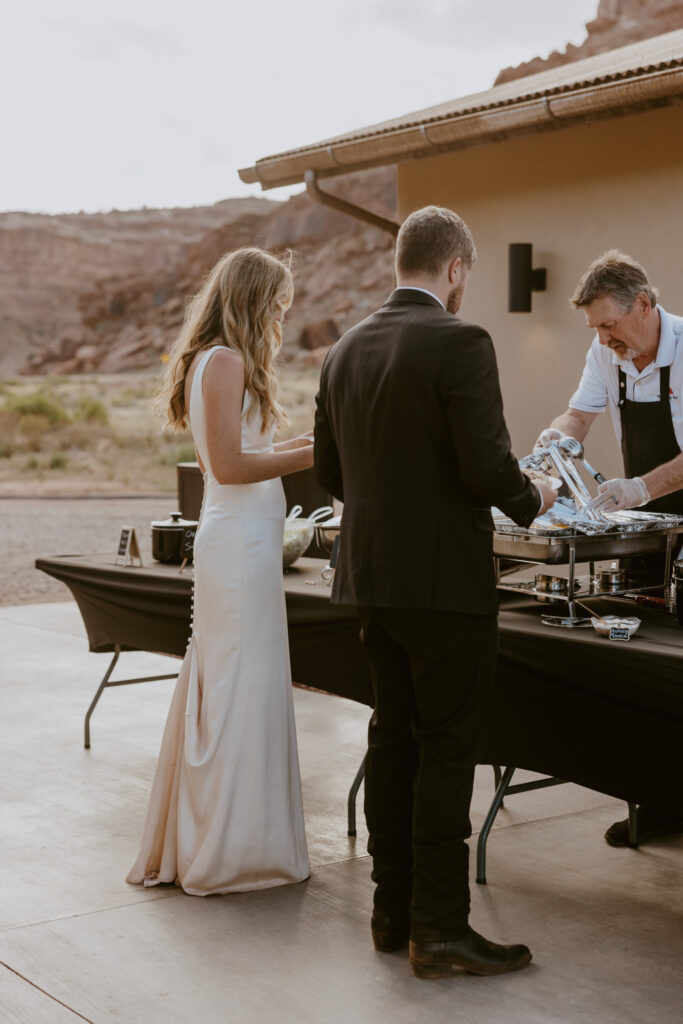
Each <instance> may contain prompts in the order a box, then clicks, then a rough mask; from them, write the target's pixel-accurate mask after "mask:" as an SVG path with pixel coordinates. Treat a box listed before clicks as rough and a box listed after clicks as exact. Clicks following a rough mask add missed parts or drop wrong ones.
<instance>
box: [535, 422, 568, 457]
mask: <svg viewBox="0 0 683 1024" xmlns="http://www.w3.org/2000/svg"><path fill="white" fill-rule="evenodd" d="M561 437H562V431H561V430H555V428H554V427H546V428H545V430H542V431H541V433H540V434H539V435H538V437H537V438H536V443H535V445H534V451H537V449H539V448H547V447H548V445H549V444H550V442H551V441H559V440H560V438H561Z"/></svg>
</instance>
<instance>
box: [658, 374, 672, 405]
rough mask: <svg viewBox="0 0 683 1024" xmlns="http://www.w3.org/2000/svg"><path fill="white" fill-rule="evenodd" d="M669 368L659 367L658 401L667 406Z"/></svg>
mask: <svg viewBox="0 0 683 1024" xmlns="http://www.w3.org/2000/svg"><path fill="white" fill-rule="evenodd" d="M670 370H671V367H670V366H660V367H659V401H660V402H663V403H664V404H665V405H667V406H668V405H669V372H670Z"/></svg>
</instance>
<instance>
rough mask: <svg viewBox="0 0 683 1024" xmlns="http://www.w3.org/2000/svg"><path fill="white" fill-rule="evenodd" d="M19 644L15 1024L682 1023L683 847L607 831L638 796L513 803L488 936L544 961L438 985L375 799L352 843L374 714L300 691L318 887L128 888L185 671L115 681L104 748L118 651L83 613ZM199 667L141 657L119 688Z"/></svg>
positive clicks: (489, 783) (506, 818) (12, 702)
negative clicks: (105, 648)
mask: <svg viewBox="0 0 683 1024" xmlns="http://www.w3.org/2000/svg"><path fill="white" fill-rule="evenodd" d="M0 650H1V651H2V655H1V658H0V694H1V696H2V716H1V721H0V729H1V735H2V738H1V742H0V757H1V758H2V773H1V776H0V786H1V787H2V802H3V811H2V826H1V832H2V867H3V871H2V881H1V886H0V961H1V964H0V1021H2V1022H11V1024H43V1022H45V1024H70V1022H74V1024H75V1022H77V1021H79V1020H86V1021H91V1022H93V1024H107V1022H110V1021H117V1022H123V1024H157V1022H159V1024H161V1022H164V1024H189V1022H195V1021H196V1022H201V1024H214V1022H216V1024H218V1022H221V1024H224V1022H229V1024H256V1022H258V1024H289V1022H296V1024H309V1022H310V1024H342V1022H343V1024H348V1022H350V1021H353V1022H355V1024H374V1022H378V1024H385V1022H392V1024H403V1022H406V1024H407V1022H410V1024H414V1022H415V1021H421V1020H424V1021H429V1022H430V1024H441V1022H444V1024H445V1022H450V1021H455V1020H460V1021H467V1022H470V1024H499V1022H500V1024H570V1022H571V1024H574V1022H577V1024H602V1022H605V1024H607V1022H610V1024H612V1022H619V1024H629V1022H634V1024H635V1022H638V1024H640V1022H642V1021H645V1020H651V1021H655V1022H656V1024H668V1022H672V1024H673V1022H674V1021H675V1022H676V1024H678V1022H679V1021H680V1019H681V1005H682V1003H683V999H682V997H683V984H682V975H681V962H682V958H681V953H682V952H683V950H682V946H683V942H682V938H681V932H682V930H683V929H682V927H681V926H682V923H683V917H682V914H681V911H682V910H683V898H682V896H681V876H682V872H681V867H682V866H683V839H681V838H680V837H678V838H676V839H669V840H660V841H658V842H654V843H652V844H650V845H647V846H645V847H643V848H642V849H640V850H638V851H631V850H613V849H610V847H608V846H607V845H606V844H605V843H604V841H603V838H602V835H603V832H604V831H605V828H606V827H607V826H608V825H609V824H610V823H611V822H612V821H614V820H615V819H616V818H621V817H623V816H624V811H625V808H624V805H623V804H621V803H619V802H618V801H616V800H612V799H611V798H609V797H605V796H602V795H601V794H598V793H593V792H590V791H588V790H585V789H580V788H578V787H575V786H569V785H567V786H559V787H556V788H553V789H547V790H541V791H537V792H533V793H527V794H520V795H515V796H513V797H510V798H509V799H508V801H507V806H506V807H505V808H504V809H503V810H502V811H501V812H500V814H499V816H498V820H497V823H496V826H495V828H494V831H493V832H492V834H491V838H490V841H489V854H488V878H489V884H488V885H487V886H477V885H475V884H473V885H472V924H473V925H474V927H476V928H477V929H479V930H481V931H482V932H483V933H484V934H485V935H487V936H488V937H490V938H492V939H496V940H499V941H518V942H526V943H528V944H529V945H530V946H531V948H532V950H533V952H534V962H533V964H532V966H531V967H530V968H529V969H527V970H524V971H522V972H520V973H518V974H512V975H508V976H502V977H499V978H490V979H484V978H475V977H473V976H468V975H463V976H460V977H457V978H453V979H449V980H443V981H431V982H428V981H418V980H417V979H415V978H414V977H413V976H412V973H411V971H410V966H409V963H408V958H407V954H406V953H405V952H402V953H396V954H390V955H387V954H380V953H376V952H375V951H374V950H373V948H372V944H371V941H370V935H369V912H370V911H369V908H370V898H371V880H370V864H369V860H368V857H367V855H366V852H365V842H366V834H365V831H364V828H363V826H362V813H360V812H361V807H362V791H361V794H360V799H359V819H360V821H359V834H358V838H357V839H350V838H348V837H347V835H346V822H345V804H346V792H347V790H348V787H349V785H350V783H351V780H352V778H353V776H354V774H355V772H356V769H357V767H358V764H359V762H360V759H361V757H362V755H363V750H364V740H365V729H366V722H367V717H368V712H367V709H366V708H363V707H360V706H358V705H354V704H352V703H350V702H348V701H345V700H342V699H340V698H336V697H332V696H326V695H323V694H319V693H313V692H310V691H302V690H295V693H294V699H295V707H296V716H297V726H298V733H299V745H300V756H301V768H302V776H303V785H304V803H305V809H306V820H307V829H308V837H309V845H310V853H311V861H312V875H311V878H310V880H309V881H307V882H304V883H301V884H300V885H297V886H286V887H282V888H279V889H272V890H267V891H263V892H255V893H246V894H241V895H235V896H227V897H225V896H224V897H208V898H206V899H200V898H197V897H191V896H186V895H184V894H183V893H182V892H181V891H180V890H177V889H175V888H173V887H165V888H158V889H151V890H145V889H140V888H135V887H130V886H128V885H126V883H125V881H124V876H125V874H126V872H127V870H128V868H129V867H130V865H131V863H132V861H133V859H134V857H135V854H136V852H137V843H138V839H139V834H140V830H141V827H142V821H143V816H144V812H145V807H146V801H147V796H148V792H149V785H150V781H151V776H152V772H153V769H154V764H155V760H156V756H157V751H158V745H159V741H160V738H161V731H162V728H163V724H164V718H165V713H166V708H167V706H168V702H169V699H170V695H171V692H172V689H173V685H174V682H173V680H170V681H166V682H155V683H147V684H143V685H139V686H127V687H121V688H117V689H113V690H108V691H105V694H104V695H103V697H102V700H101V702H100V704H99V706H98V708H97V710H96V712H95V714H94V716H93V720H92V749H91V750H84V749H83V739H82V726H83V716H84V713H85V710H86V708H87V706H88V704H89V702H90V700H91V698H92V695H93V693H94V691H95V689H96V686H97V683H98V681H99V678H100V677H101V675H102V673H103V672H104V669H105V667H106V664H107V662H108V658H109V656H108V655H92V654H89V653H88V652H87V646H86V641H85V634H84V630H83V627H82V625H81V620H80V616H79V613H78V609H77V607H76V605H75V604H74V603H72V602H63V603H56V604H55V603H51V604H41V605H24V606H19V607H7V606H5V607H0ZM177 664H178V663H177V662H176V661H174V660H173V659H168V658H162V657H159V656H155V655H148V654H142V653H131V654H127V655H123V656H122V658H121V661H120V663H119V667H120V671H119V678H122V677H123V676H126V675H146V674H154V673H156V672H160V673H162V672H164V671H165V672H171V671H175V670H176V669H177ZM580 742H581V738H580V736H577V743H580ZM492 793H493V777H492V772H491V770H490V769H488V768H481V769H478V772H477V783H476V788H475V796H474V802H473V812H472V820H473V826H474V829H475V831H476V830H478V829H479V827H480V826H481V822H482V820H483V817H484V814H485V812H486V809H487V806H488V803H489V802H490V799H491V796H492ZM475 839H476V837H474V838H473V840H472V843H471V847H472V850H474V844H475ZM473 862H474V857H473V856H472V857H471V863H472V877H473V875H474V871H473V867H474V863H473Z"/></svg>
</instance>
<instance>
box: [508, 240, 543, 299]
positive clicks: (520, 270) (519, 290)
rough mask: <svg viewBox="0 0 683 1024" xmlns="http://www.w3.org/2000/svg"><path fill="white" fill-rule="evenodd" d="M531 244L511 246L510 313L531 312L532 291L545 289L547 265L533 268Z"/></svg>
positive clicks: (518, 243)
mask: <svg viewBox="0 0 683 1024" xmlns="http://www.w3.org/2000/svg"><path fill="white" fill-rule="evenodd" d="M531 261H532V257H531V244H530V243H529V242H513V243H512V244H511V245H510V246H509V297H508V312H509V313H530V312H531V293H532V292H544V291H545V267H537V268H536V269H535V270H532V269H531Z"/></svg>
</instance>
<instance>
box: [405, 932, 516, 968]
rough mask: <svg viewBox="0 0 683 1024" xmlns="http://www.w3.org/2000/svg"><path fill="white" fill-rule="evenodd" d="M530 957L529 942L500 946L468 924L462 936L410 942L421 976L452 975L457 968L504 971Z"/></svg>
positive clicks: (412, 955) (411, 954)
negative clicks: (442, 940)
mask: <svg viewBox="0 0 683 1024" xmlns="http://www.w3.org/2000/svg"><path fill="white" fill-rule="evenodd" d="M530 960H531V950H530V949H528V948H527V947H526V946H499V945H497V944H496V943H495V942H489V940H488V939H485V938H484V936H483V935H479V933H478V932H475V931H474V929H472V928H468V930H467V934H466V935H465V936H464V938H462V939H456V940H455V941H453V940H451V941H449V942H413V941H412V940H411V943H410V963H411V966H412V968H413V973H414V974H415V975H417V977H418V978H449V977H450V976H451V975H452V974H455V973H456V972H457V971H467V972H468V973H469V974H505V973H506V972H507V971H517V970H519V968H520V967H525V966H526V964H528V963H529V962H530Z"/></svg>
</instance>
